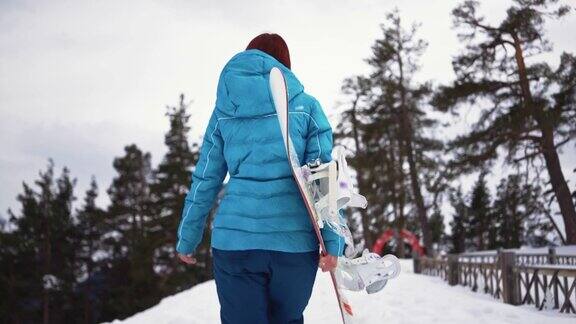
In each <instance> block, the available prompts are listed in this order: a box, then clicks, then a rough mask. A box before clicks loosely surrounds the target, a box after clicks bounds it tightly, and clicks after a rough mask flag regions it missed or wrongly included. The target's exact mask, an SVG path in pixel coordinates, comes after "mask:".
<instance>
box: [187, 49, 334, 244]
mask: <svg viewBox="0 0 576 324" xmlns="http://www.w3.org/2000/svg"><path fill="white" fill-rule="evenodd" d="M274 66H276V67H278V68H280V69H281V70H282V72H283V73H284V76H285V78H286V83H287V87H288V97H289V116H290V117H289V118H290V135H291V137H292V140H293V142H294V147H295V149H296V152H297V153H298V156H299V158H300V159H301V161H300V163H301V164H304V163H306V162H309V161H312V160H315V159H318V158H319V159H321V160H322V161H324V162H327V161H329V160H331V151H332V130H331V128H330V124H329V123H328V120H327V119H326V116H325V115H324V112H323V111H322V108H321V107H320V104H319V103H318V101H317V100H316V99H314V98H313V97H312V96H310V95H308V94H306V93H305V92H304V88H303V86H302V84H301V83H300V82H299V81H298V79H297V78H296V76H295V75H294V74H293V73H292V72H291V71H290V70H289V69H287V68H286V67H285V66H284V65H282V64H281V63H280V62H278V61H277V60H276V59H274V58H273V57H272V56H270V55H268V54H266V53H264V52H262V51H259V50H247V51H244V52H241V53H239V54H237V55H235V56H234V57H233V58H232V59H231V60H230V61H229V62H228V64H226V66H225V67H224V69H223V71H222V73H221V74H220V80H219V82H218V92H217V100H216V108H215V109H214V112H213V113H212V117H211V118H210V121H209V123H208V128H207V129H206V133H205V135H204V141H203V144H202V148H201V152H200V159H199V161H198V163H197V164H196V168H195V170H194V173H193V180H192V186H191V188H190V191H189V192H188V195H187V196H186V201H185V204H184V210H183V213H182V220H181V223H180V227H179V228H178V244H177V247H176V249H177V251H178V252H179V253H181V254H189V253H193V252H194V250H195V249H196V247H197V246H198V244H199V243H200V241H201V240H202V233H203V231H204V226H205V225H206V216H207V215H208V212H209V211H210V209H211V208H212V205H213V203H214V200H215V199H216V196H217V194H218V192H219V191H220V189H221V188H222V182H223V180H224V178H225V176H226V174H227V173H229V174H230V180H229V182H228V185H227V187H226V190H225V194H224V197H223V198H222V201H221V204H220V207H219V208H218V211H217V213H216V215H215V218H214V223H213V230H212V247H214V248H217V249H221V250H249V249H264V250H274V251H283V252H308V251H315V250H318V240H317V239H316V236H315V234H314V231H313V228H312V225H311V224H310V219H309V217H308V214H307V211H306V207H305V205H304V202H303V200H302V198H301V196H300V193H299V192H298V188H297V186H296V182H295V181H294V178H293V177H292V172H291V170H290V165H289V163H288V159H287V157H286V152H285V150H284V146H283V140H282V134H281V131H280V126H279V123H278V117H277V116H276V110H275V108H274V104H273V103H272V99H271V95H270V90H269V86H268V79H269V73H270V69H271V68H272V67H274ZM323 236H324V241H325V244H326V248H327V250H328V252H329V253H330V254H332V255H341V254H342V250H343V247H344V243H343V239H342V238H340V237H339V236H338V235H337V234H335V233H333V232H332V231H330V230H329V229H327V227H325V229H323Z"/></svg>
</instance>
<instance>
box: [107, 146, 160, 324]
mask: <svg viewBox="0 0 576 324" xmlns="http://www.w3.org/2000/svg"><path fill="white" fill-rule="evenodd" d="M124 151H125V154H124V156H122V157H119V158H116V159H114V163H113V166H114V169H115V170H116V172H117V176H116V177H115V178H114V179H113V180H112V184H111V186H110V188H109V189H108V195H109V197H110V201H111V204H110V206H109V208H108V210H107V212H106V225H105V226H106V233H105V234H104V237H105V239H104V240H103V245H104V247H105V249H106V251H107V253H108V254H109V255H110V256H111V261H110V263H111V265H110V268H109V269H108V270H107V280H108V286H109V289H110V291H109V294H110V295H111V297H110V298H109V299H108V300H107V303H106V304H105V305H104V310H103V312H105V313H106V314H108V315H109V316H111V317H116V318H123V317H125V316H128V315H130V314H133V313H134V312H136V311H139V310H143V309H146V308H148V307H150V306H152V305H154V304H155V303H157V302H158V301H159V300H160V297H161V295H160V290H159V287H158V285H159V278H158V275H157V274H156V273H155V271H154V263H153V256H154V253H153V252H154V248H155V246H154V243H155V242H154V240H152V235H151V231H152V229H151V228H150V224H151V219H152V217H151V215H150V182H151V178H152V170H151V165H150V159H151V156H150V153H144V152H142V151H141V150H140V149H139V148H138V147H137V146H136V145H135V144H132V145H128V146H126V147H125V149H124Z"/></svg>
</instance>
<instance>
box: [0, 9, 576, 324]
mask: <svg viewBox="0 0 576 324" xmlns="http://www.w3.org/2000/svg"><path fill="white" fill-rule="evenodd" d="M478 6H479V5H478V2H477V1H465V2H463V3H462V4H461V5H459V6H457V7H456V8H455V9H454V10H453V11H452V16H453V21H454V28H455V29H456V30H457V32H458V35H459V37H460V40H461V42H462V44H463V48H462V50H461V52H459V53H457V54H455V56H454V59H453V68H454V72H455V75H456V79H455V80H454V81H453V82H452V83H450V84H446V85H434V84H432V83H431V82H417V81H416V79H417V78H416V76H417V73H418V71H419V63H418V60H419V58H420V56H421V55H422V54H423V53H424V51H425V50H426V47H427V43H426V42H425V41H424V40H422V39H419V38H418V25H417V24H415V25H412V26H409V27H406V26H404V25H403V23H402V22H401V19H400V14H399V13H398V12H397V11H394V12H392V13H390V14H389V15H387V16H386V19H385V21H384V23H383V24H382V36H381V37H380V38H379V39H377V40H376V41H375V42H374V44H373V46H372V53H371V55H370V57H368V58H367V60H366V62H367V63H368V64H369V65H370V67H371V68H372V70H371V72H370V73H369V74H367V75H359V76H354V77H350V78H348V79H346V80H345V81H344V84H343V87H342V91H343V94H344V96H345V97H346V98H347V99H349V100H348V101H347V102H346V104H345V106H344V108H343V111H342V115H341V116H340V121H339V123H338V125H337V126H336V128H335V139H336V142H337V143H338V144H341V145H343V146H345V147H346V148H347V149H348V153H349V154H350V156H349V162H350V165H351V166H352V167H353V169H354V170H355V171H356V181H357V184H358V188H359V191H360V192H361V193H362V194H364V195H366V197H367V199H368V201H369V205H368V206H369V207H368V209H366V210H353V211H351V212H349V215H348V216H349V217H348V220H349V224H350V226H351V228H352V231H353V232H354V233H355V241H356V243H358V244H360V245H364V246H366V247H371V246H372V244H373V243H374V242H375V240H376V239H377V236H378V235H379V234H380V233H382V232H383V231H384V230H386V229H389V228H393V229H395V230H397V231H398V232H400V231H401V230H402V229H408V230H410V231H412V232H414V233H416V234H417V235H418V236H419V237H421V238H422V241H423V243H424V245H425V247H426V252H427V253H428V254H429V255H433V254H435V253H438V252H439V251H445V252H462V251H472V250H484V249H496V248H515V247H519V246H521V245H532V246H542V245H550V244H562V243H570V244H576V210H575V208H574V200H575V197H576V193H575V192H574V191H573V189H572V190H570V188H569V187H568V183H567V181H566V178H565V175H564V174H563V171H562V168H561V165H560V160H559V157H558V156H559V153H558V152H559V150H560V149H561V148H562V147H563V146H565V147H568V145H573V143H574V142H573V140H574V138H575V137H576V57H575V56H574V55H573V54H570V53H563V54H562V55H561V57H560V63H559V66H557V67H551V66H550V65H549V64H548V63H546V62H542V61H538V60H537V58H538V55H539V54H542V53H544V52H548V51H550V44H549V43H548V42H547V41H546V37H545V35H544V23H545V21H546V20H547V19H560V18H561V17H562V16H564V15H566V14H568V13H569V12H570V8H569V7H567V6H562V5H559V4H557V1H554V0H515V1H514V4H513V6H512V7H510V8H509V9H508V10H507V12H506V16H505V18H504V19H503V20H502V21H501V22H500V23H499V24H496V25H490V24H488V23H487V22H486V21H485V20H484V19H483V18H482V17H481V16H480V14H479V12H478ZM528 57H529V58H530V59H529V60H526V59H527V58H528ZM188 109H189V107H188V104H187V103H186V101H185V98H184V96H183V95H181V97H180V101H179V104H178V105H177V106H176V107H168V110H167V117H168V120H169V122H170V129H169V131H168V132H167V133H166V135H165V144H166V146H167V153H166V155H165V156H164V157H163V159H162V162H161V163H160V164H159V165H158V166H156V167H154V166H152V165H151V156H150V154H149V153H146V152H143V151H141V150H140V149H139V148H138V147H137V146H136V145H134V144H132V145H128V146H126V147H125V151H124V154H123V155H122V156H121V157H117V158H115V159H114V161H113V167H114V169H115V171H116V175H115V177H114V179H113V181H112V183H111V185H110V187H109V188H108V190H107V194H108V196H109V198H110V204H109V205H108V206H106V208H99V207H98V206H97V205H96V203H95V201H96V199H97V197H98V187H97V184H96V181H95V180H94V179H93V180H92V183H91V186H90V188H89V190H88V191H87V192H86V193H85V195H84V201H83V203H81V204H80V205H81V206H80V208H79V209H73V207H72V204H73V202H74V201H75V200H76V194H75V192H74V188H75V179H73V177H72V176H71V174H70V172H69V171H68V169H66V168H64V169H63V170H62V172H60V173H58V174H56V172H55V170H54V164H53V163H52V162H50V163H49V164H48V167H47V169H46V170H44V171H42V172H40V174H39V177H38V179H37V180H36V181H35V182H34V184H33V185H29V184H26V183H25V184H24V185H23V190H22V193H20V194H19V195H18V197H17V199H18V202H19V204H20V207H19V210H18V211H12V210H10V211H8V216H9V220H8V221H7V222H4V223H0V322H2V323H39V322H43V323H68V322H70V323H76V322H81V323H95V322H101V321H109V320H112V319H115V318H124V317H127V316H129V315H132V314H134V313H136V312H138V311H141V310H144V309H146V308H148V307H150V306H152V305H154V304H156V303H157V302H158V301H159V300H160V299H161V298H162V297H164V296H167V295H171V294H174V293H175V292H178V291H181V290H184V289H187V288H189V287H191V286H193V285H195V284H197V283H200V282H203V281H205V280H208V279H210V278H211V277H212V270H211V259H210V249H209V242H210V239H209V235H210V231H209V229H210V224H208V226H207V230H206V232H205V237H204V240H203V243H202V244H201V246H200V247H199V249H198V250H197V251H196V257H197V259H198V260H199V264H198V265H197V266H193V267H187V266H184V265H183V264H181V263H179V262H178V261H177V258H176V256H175V251H174V244H175V241H176V232H177V226H178V223H179V221H180V216H181V208H182V206H183V202H184V197H185V195H186V193H187V191H188V189H189V186H190V182H191V172H193V170H194V166H195V161H196V160H197V158H198V154H199V146H198V144H196V143H189V142H188V139H187V138H188V133H189V130H190V126H189V118H190V116H189V113H188ZM463 110H469V111H475V114H474V116H479V117H478V119H477V120H476V121H475V123H474V124H473V126H472V127H471V128H470V129H466V130H464V131H463V133H462V134H460V135H459V136H457V137H455V138H447V136H443V135H442V132H443V131H444V130H445V127H446V126H451V125H454V123H456V122H457V116H458V114H459V113H461V112H462V111H463ZM498 163H503V166H506V168H507V169H508V170H512V172H509V174H507V175H506V176H505V177H504V178H503V179H496V180H497V181H496V182H498V181H499V185H498V186H497V188H496V192H494V193H491V192H490V190H489V188H488V186H487V184H486V179H487V178H489V177H491V176H494V175H493V174H492V173H491V171H492V170H493V168H495V167H500V165H499V164H498ZM470 174H472V175H477V181H476V183H475V185H474V187H473V188H472V189H471V190H470V192H463V191H462V189H461V188H460V187H459V186H455V183H457V182H458V180H459V179H460V178H461V177H463V176H465V175H470ZM448 204H450V205H451V206H452V207H453V208H452V209H453V212H452V214H451V215H444V214H443V212H445V208H443V206H446V205H448ZM554 211H558V213H559V214H560V215H561V216H562V218H563V221H564V222H563V223H564V228H565V233H566V234H565V235H563V234H562V233H563V231H561V230H560V229H559V228H558V227H557V225H556V224H555V222H554V218H553V217H552V216H553V212H554ZM445 216H450V217H451V219H452V221H451V222H450V230H449V231H448V230H447V229H445V226H444V218H445ZM209 219H212V217H210V218H209ZM409 248H410V247H409V246H407V245H405V244H401V243H399V242H398V241H396V242H393V244H391V245H390V246H389V247H388V249H389V250H391V251H392V252H395V253H397V254H398V255H399V256H404V255H406V254H408V253H409V252H410V251H408V250H406V249H409ZM191 302H193V301H191Z"/></svg>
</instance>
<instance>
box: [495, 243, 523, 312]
mask: <svg viewBox="0 0 576 324" xmlns="http://www.w3.org/2000/svg"><path fill="white" fill-rule="evenodd" d="M499 260H500V270H501V271H502V274H501V276H502V301H503V302H504V303H506V304H510V305H520V285H519V281H518V276H517V275H516V271H515V269H514V268H515V267H516V253H514V252H503V251H502V252H500V253H499Z"/></svg>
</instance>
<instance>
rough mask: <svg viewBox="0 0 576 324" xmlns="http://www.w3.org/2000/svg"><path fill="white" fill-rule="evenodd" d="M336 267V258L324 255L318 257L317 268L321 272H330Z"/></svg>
mask: <svg viewBox="0 0 576 324" xmlns="http://www.w3.org/2000/svg"><path fill="white" fill-rule="evenodd" d="M337 265H338V257H336V256H333V255H330V254H326V255H321V256H320V261H319V262H318V266H319V267H320V269H322V272H327V271H332V270H334V269H335V268H336V266H337Z"/></svg>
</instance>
